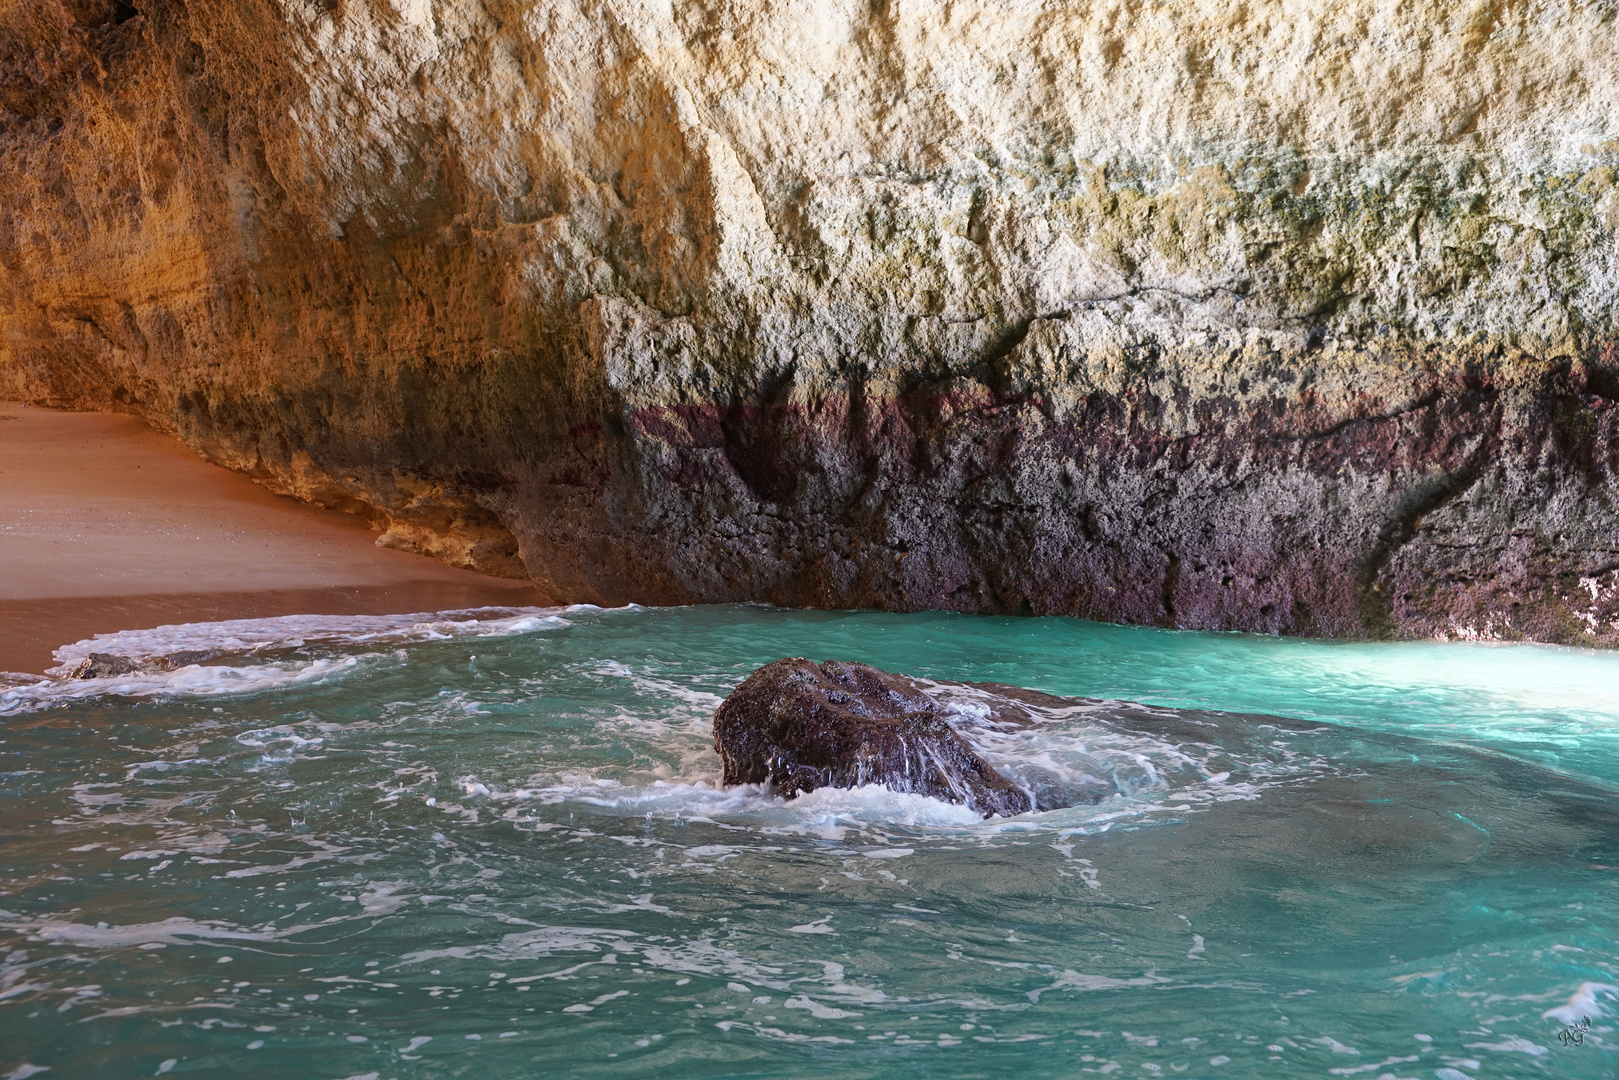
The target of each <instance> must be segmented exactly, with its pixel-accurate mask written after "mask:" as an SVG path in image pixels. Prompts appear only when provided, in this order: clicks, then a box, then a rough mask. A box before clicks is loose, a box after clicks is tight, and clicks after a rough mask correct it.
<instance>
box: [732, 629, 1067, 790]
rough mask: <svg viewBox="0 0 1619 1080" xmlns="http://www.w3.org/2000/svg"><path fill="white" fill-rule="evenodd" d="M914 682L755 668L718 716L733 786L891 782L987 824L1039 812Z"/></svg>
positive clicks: (852, 670)
mask: <svg viewBox="0 0 1619 1080" xmlns="http://www.w3.org/2000/svg"><path fill="white" fill-rule="evenodd" d="M947 715H948V714H947V713H946V711H945V710H944V708H943V707H942V706H940V705H939V704H938V703H937V702H935V701H934V700H933V699H932V698H931V697H929V696H928V695H927V694H925V693H923V691H922V689H921V687H920V686H919V685H918V684H917V683H916V682H915V681H913V680H911V679H908V678H906V677H904V676H903V675H891V674H889V673H887V672H885V671H878V670H877V669H876V668H873V667H868V666H867V665H865V664H855V663H843V662H839V661H835V660H831V661H827V662H826V663H824V664H816V663H814V662H813V661H810V660H805V659H802V658H798V659H789V660H777V661H776V662H774V663H772V664H766V665H765V666H764V667H762V668H760V669H759V670H758V671H755V672H754V673H753V674H752V675H750V676H748V678H747V679H746V680H744V681H743V683H742V685H741V686H738V687H737V688H736V690H735V691H734V692H732V694H731V696H730V697H728V698H726V699H725V701H724V703H723V704H721V705H720V707H719V711H717V712H716V713H715V714H714V747H715V749H716V750H718V751H719V754H720V758H721V759H722V760H723V761H724V762H725V783H727V784H761V783H765V782H766V781H769V782H771V783H773V784H774V785H775V788H776V791H777V792H778V793H780V794H781V795H784V796H786V797H788V798H792V797H794V796H796V795H800V794H803V793H804V792H806V791H814V790H815V789H816V788H823V787H835V788H852V787H858V786H860V785H862V784H885V785H887V786H888V787H889V788H890V789H892V790H894V791H907V792H913V793H915V794H918V795H929V796H932V797H933V798H936V799H943V800H945V801H947V802H953V803H961V804H964V805H966V806H968V807H971V808H972V809H973V810H976V811H977V812H978V813H980V814H983V815H984V816H985V817H993V816H995V815H997V814H1000V815H1004V816H1008V817H1009V816H1011V815H1014V814H1022V813H1026V812H1028V811H1029V810H1033V809H1036V807H1035V805H1034V799H1033V798H1032V797H1031V796H1030V794H1029V793H1028V792H1026V791H1024V790H1023V789H1022V788H1020V787H1018V786H1017V785H1016V784H1014V783H1013V782H1012V781H1011V780H1008V779H1007V778H1006V777H1004V776H1002V775H1001V774H1000V773H998V772H996V771H995V769H993V768H992V767H991V766H990V765H989V763H988V762H986V761H984V759H983V758H981V757H979V756H978V754H976V753H975V752H974V751H973V749H972V747H970V746H968V745H967V742H966V741H965V740H964V739H963V738H962V737H961V736H960V735H959V734H957V733H956V731H955V729H954V728H952V727H951V726H950V724H949V723H948V721H947V720H946V716H947Z"/></svg>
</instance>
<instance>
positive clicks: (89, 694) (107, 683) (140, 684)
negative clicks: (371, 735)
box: [0, 656, 359, 716]
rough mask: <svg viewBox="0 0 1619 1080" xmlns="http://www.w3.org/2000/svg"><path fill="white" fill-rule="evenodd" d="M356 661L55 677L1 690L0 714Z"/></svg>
mask: <svg viewBox="0 0 1619 1080" xmlns="http://www.w3.org/2000/svg"><path fill="white" fill-rule="evenodd" d="M358 663H359V661H358V660H356V659H355V658H354V657H351V656H345V657H332V658H326V659H321V660H312V661H308V662H303V663H298V662H277V663H266V664H251V665H245V666H240V667H236V666H223V665H209V666H206V667H205V666H202V665H199V664H190V665H187V666H185V667H181V668H176V669H175V670H173V671H154V672H142V673H132V674H129V675H113V676H110V677H108V678H104V679H52V680H49V681H46V682H39V683H35V684H34V685H32V686H15V687H11V688H8V689H5V690H0V716H10V715H13V714H15V713H21V712H31V711H33V710H35V709H42V708H46V707H48V706H51V705H61V704H65V703H68V702H73V701H84V700H87V699H90V698H97V697H103V696H117V697H179V698H184V697H217V696H223V695H233V694H251V693H259V692H262V691H265V690H279V689H284V688H286V687H291V686H298V685H301V684H305V683H317V682H321V681H323V680H325V679H329V678H332V677H335V676H338V675H341V674H343V673H345V672H348V671H350V670H352V669H353V668H354V667H355V666H356V665H357V664H358Z"/></svg>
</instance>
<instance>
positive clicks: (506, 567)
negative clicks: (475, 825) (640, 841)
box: [0, 0, 1619, 644]
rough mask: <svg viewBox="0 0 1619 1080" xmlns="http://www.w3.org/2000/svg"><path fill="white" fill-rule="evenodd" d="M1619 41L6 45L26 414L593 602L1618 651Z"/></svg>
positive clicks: (385, 29)
mask: <svg viewBox="0 0 1619 1080" xmlns="http://www.w3.org/2000/svg"><path fill="white" fill-rule="evenodd" d="M1615 18H1616V12H1615V8H1614V6H1613V5H1612V3H1610V2H1607V0H1567V2H1562V3H1556V4H1539V5H1534V4H1510V3H1479V2H1473V0H1415V2H1410V0H1332V2H1327V0H1306V2H1303V3H1298V2H1293V0H1287V2H1284V0H1257V2H1246V3H1234V2H1228V0H1191V2H1187V3H1177V4H1159V5H1155V6H1154V5H1145V6H1144V5H1129V4H1109V3H1091V2H1084V3H1080V2H1066V0H1048V2H1041V3H1011V4H1008V3H979V4H974V3H952V4H949V5H939V4H927V3H912V2H890V3H883V4H873V3H868V2H866V0H786V2H772V3H768V4H767V3H764V2H762V0H705V2H700V3H698V2H689V0H677V2H675V3H672V4H663V5H649V4H643V3H640V2H634V0H601V2H592V3H582V2H574V0H482V2H478V0H318V2H317V0H3V2H0V331H3V332H0V393H3V394H7V395H11V396H16V397H20V398H24V399H29V400H34V401H39V402H46V403H54V404H59V405H66V406H71V407H85V408H119V409H127V410H131V411H134V412H137V413H139V414H140V415H142V416H144V417H145V418H147V419H148V420H150V421H151V422H153V423H154V424H156V425H157V426H159V427H161V428H164V429H165V430H169V431H173V432H175V433H177V434H178V435H179V436H180V437H182V438H183V439H185V440H186V441H187V442H188V443H189V444H190V445H191V446H193V447H195V448H196V449H197V450H198V451H199V452H201V453H202V454H203V455H204V456H206V457H208V458H210V459H211V460H214V461H217V462H220V463H222V464H226V465H230V466H232V467H235V468H239V469H242V470H245V471H247V472H248V473H250V474H252V475H254V476H255V477H258V478H259V479H261V480H262V481H263V482H265V483H266V484H269V485H270V486H272V487H274V488H275V489H277V490H280V491H285V492H288V493H291V494H295V495H298V496H300V497H303V498H306V499H311V500H314V501H317V502H321V503H324V504H327V505H334V506H342V507H346V508H349V509H352V510H355V511H357V512H360V513H364V514H366V515H368V516H370V517H371V518H372V519H374V521H375V522H376V524H377V526H378V527H379V528H381V529H384V530H385V533H384V537H383V540H384V542H385V543H387V544H389V545H391V546H398V547H403V548H407V549H411V550H418V551H423V552H427V553H430V554H434V555H437V556H439V557H441V558H444V559H446V560H448V561H450V562H454V563H457V564H459V565H465V566H473V567H477V568H480V569H484V570H487V571H490V572H493V573H504V574H527V575H528V576H530V577H532V578H533V579H534V580H535V581H536V582H537V583H539V584H540V585H542V586H543V587H544V588H546V589H547V590H549V591H550V592H552V593H553V594H554V595H555V596H556V597H557V598H558V599H561V600H578V601H596V602H603V601H606V602H614V601H623V600H640V601H649V602H690V601H735V600H765V601H774V602H779V603H784V604H790V605H825V606H852V605H861V606H875V607H883V608H890V609H900V610H910V609H918V608H944V609H952V610H960V611H985V612H1008V613H1011V612H1033V613H1040V614H1066V615H1078V616H1085V617H1090V618H1098V619H1107V620H1116V621H1125V622H1135V623H1145V624H1157V625H1164V626H1181V627H1194V628H1209V629H1242V630H1257V631H1268V632H1280V633H1310V634H1323V635H1331V636H1367V635H1370V636H1429V635H1453V636H1463V637H1508V638H1510V637H1525V636H1527V637H1532V638H1539V639H1543V640H1554V641H1567V642H1577V643H1584V644H1614V643H1616V642H1619V539H1616V534H1615V529H1614V523H1615V505H1616V500H1619V426H1616V418H1619V412H1616V409H1615V402H1616V401H1619V347H1616V333H1615V318H1616V315H1615V313H1616V311H1619V185H1616V182H1615V178H1616V173H1615V169H1616V167H1619V131H1616V125H1619V31H1616V26H1615Z"/></svg>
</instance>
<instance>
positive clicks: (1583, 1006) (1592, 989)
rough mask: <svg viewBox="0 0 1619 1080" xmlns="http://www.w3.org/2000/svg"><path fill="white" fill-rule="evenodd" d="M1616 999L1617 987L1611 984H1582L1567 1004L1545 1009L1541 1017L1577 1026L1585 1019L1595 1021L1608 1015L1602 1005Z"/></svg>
mask: <svg viewBox="0 0 1619 1080" xmlns="http://www.w3.org/2000/svg"><path fill="white" fill-rule="evenodd" d="M1616 999H1619V986H1614V985H1613V984H1612V983H1599V982H1582V983H1581V984H1580V985H1579V987H1578V989H1576V990H1575V991H1574V993H1573V994H1571V995H1569V999H1568V1004H1566V1005H1560V1006H1558V1007H1557V1008H1555V1009H1547V1010H1546V1011H1545V1012H1544V1013H1542V1014H1541V1015H1542V1016H1544V1017H1545V1018H1546V1019H1547V1020H1556V1021H1558V1022H1560V1023H1564V1024H1577V1023H1579V1022H1580V1021H1581V1020H1585V1019H1592V1020H1596V1019H1599V1018H1601V1017H1603V1016H1606V1015H1607V1014H1608V1008H1607V1007H1606V1006H1604V1005H1603V1004H1602V1003H1603V1002H1604V1001H1610V1002H1611V1001H1614V1000H1616Z"/></svg>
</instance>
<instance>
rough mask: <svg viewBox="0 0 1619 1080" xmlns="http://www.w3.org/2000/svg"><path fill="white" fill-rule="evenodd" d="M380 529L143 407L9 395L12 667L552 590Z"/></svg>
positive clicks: (7, 649) (2, 622) (0, 442)
mask: <svg viewBox="0 0 1619 1080" xmlns="http://www.w3.org/2000/svg"><path fill="white" fill-rule="evenodd" d="M375 537H376V534H375V533H374V532H372V530H371V529H370V528H369V527H368V526H367V525H366V523H365V522H363V521H361V520H360V519H359V518H356V517H354V516H353V515H350V514H345V513H343V512H341V511H338V510H326V509H322V508H320V507H317V506H311V505H309V504H307V503H301V502H298V501H297V500H295V499H292V498H288V497H286V496H282V495H276V494H274V493H272V492H270V491H268V490H266V489H264V488H262V487H260V486H259V485H257V484H255V483H253V481H251V480H250V479H248V478H247V477H245V476H243V475H241V474H239V473H234V472H231V471H230V470H228V469H224V468H221V467H220V466H217V465H211V464H209V463H208V462H205V461H203V460H201V459H200V458H198V457H196V456H195V455H194V454H193V453H192V452H191V451H190V450H189V449H187V448H186V447H185V446H184V445H182V444H181V443H179V442H178V441H176V440H174V439H171V438H169V437H168V436H165V435H162V434H160V433H158V432H156V431H153V430H152V429H151V428H149V427H147V426H146V425H145V424H143V423H141V422H140V421H139V420H137V419H136V418H134V417H131V416H126V415H122V414H112V413H72V412H59V411H56V410H53V409H45V408H41V407H38V406H29V405H21V404H17V403H13V402H0V672H5V671H9V672H16V673H28V674H35V673H39V672H43V671H44V670H45V669H46V668H47V667H50V666H51V665H52V664H53V663H54V660H53V658H52V652H53V651H54V650H55V649H57V648H59V647H61V646H63V645H68V644H71V643H73V642H75V641H79V640H81V639H84V638H88V637H91V636H93V635H95V634H98V633H108V632H111V631H115V630H132V629H144V628H149V627H153V626H160V625H164V624H169V623H187V622H214V621H219V620H224V619H251V618H267V617H272V616H278V615H306V614H307V615H385V614H407V613H412V612H417V611H424V612H425V611H443V610H449V609H453V608H472V607H517V606H546V605H549V604H551V603H553V600H552V598H551V597H549V596H547V595H546V594H544V593H542V592H541V591H540V590H539V589H537V588H536V587H535V586H534V585H533V584H532V583H530V582H527V581H515V580H510V579H505V578H492V577H486V576H485V575H483V574H479V573H476V572H474V571H471V570H462V569H459V568H457V567H453V566H448V565H446V564H444V563H441V562H438V561H437V560H434V559H431V558H428V557H426V556H423V555H415V554H411V553H408V552H402V551H395V550H391V549H387V548H379V547H377V546H376V542H375Z"/></svg>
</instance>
